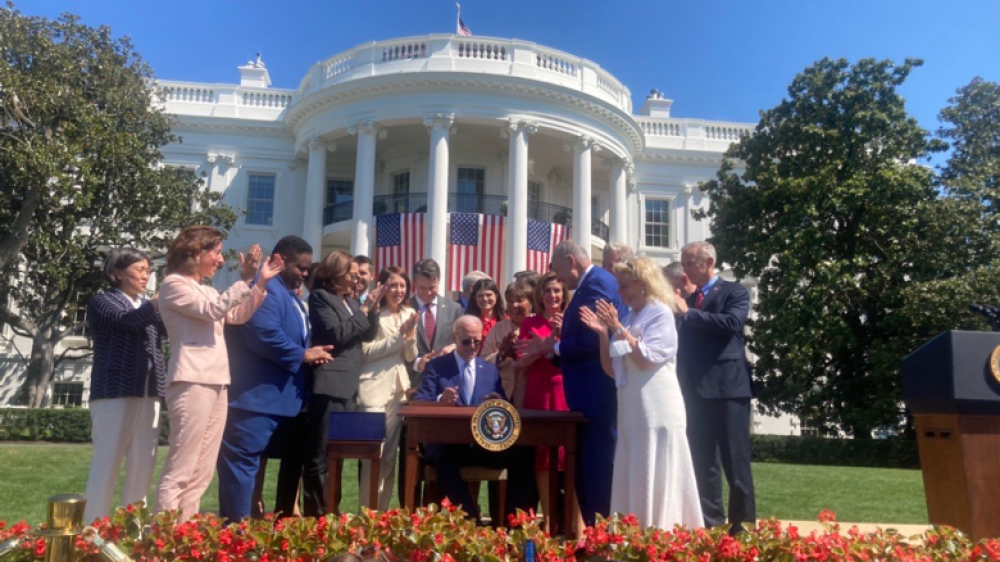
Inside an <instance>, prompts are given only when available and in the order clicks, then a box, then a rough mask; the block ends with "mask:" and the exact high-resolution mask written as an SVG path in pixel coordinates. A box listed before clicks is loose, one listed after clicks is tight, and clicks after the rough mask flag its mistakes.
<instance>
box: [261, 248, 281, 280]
mask: <svg viewBox="0 0 1000 562" xmlns="http://www.w3.org/2000/svg"><path fill="white" fill-rule="evenodd" d="M283 269H285V260H284V259H282V257H281V255H280V254H274V255H272V256H271V259H269V260H267V263H265V264H264V267H263V268H261V270H260V284H261V285H267V282H268V281H270V280H271V279H274V278H275V277H277V276H278V274H279V273H281V271H282V270H283Z"/></svg>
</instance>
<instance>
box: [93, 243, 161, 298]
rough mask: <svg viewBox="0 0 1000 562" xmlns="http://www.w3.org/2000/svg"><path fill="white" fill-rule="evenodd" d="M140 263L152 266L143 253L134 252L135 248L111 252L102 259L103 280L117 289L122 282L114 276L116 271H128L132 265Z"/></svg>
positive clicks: (116, 249)
mask: <svg viewBox="0 0 1000 562" xmlns="http://www.w3.org/2000/svg"><path fill="white" fill-rule="evenodd" d="M141 261H144V262H146V263H147V264H150V265H152V260H150V259H149V256H148V255H146V253H145V252H142V251H140V250H136V249H135V248H128V247H125V246H123V247H121V248H115V249H114V250H111V253H110V254H108V257H106V258H104V269H103V272H104V278H105V279H107V280H108V283H109V284H110V285H111V286H112V287H114V288H116V289H117V288H118V287H120V286H121V284H122V280H121V279H119V278H118V276H117V275H115V270H116V269H128V268H129V267H131V266H132V264H135V263H139V262H141Z"/></svg>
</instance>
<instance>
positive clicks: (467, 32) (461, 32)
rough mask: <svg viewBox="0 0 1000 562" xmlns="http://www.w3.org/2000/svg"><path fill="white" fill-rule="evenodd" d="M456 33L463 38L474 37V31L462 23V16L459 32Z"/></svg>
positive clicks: (459, 22)
mask: <svg viewBox="0 0 1000 562" xmlns="http://www.w3.org/2000/svg"><path fill="white" fill-rule="evenodd" d="M456 33H457V34H458V35H461V36H463V37H472V30H471V29H469V26H467V25H465V22H464V21H462V17H461V16H459V18H458V31H456Z"/></svg>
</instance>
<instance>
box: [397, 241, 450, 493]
mask: <svg viewBox="0 0 1000 562" xmlns="http://www.w3.org/2000/svg"><path fill="white" fill-rule="evenodd" d="M412 281H413V298H411V299H410V306H412V307H413V310H416V311H417V314H419V315H420V320H419V321H417V354H418V355H417V358H416V360H414V361H413V363H412V364H410V365H407V369H408V370H409V372H410V395H411V396H412V395H413V394H416V392H417V389H418V388H420V380H421V379H422V378H423V373H424V367H426V366H427V363H428V362H429V361H431V360H432V359H435V358H437V357H440V356H441V355H445V354H448V353H451V352H452V351H454V350H455V344H454V343H453V340H452V328H453V327H454V325H455V320H458V318H459V317H460V316H462V314H463V313H464V312H465V309H463V308H462V306H461V305H460V304H458V303H457V302H455V301H452V300H450V299H446V298H444V297H442V296H441V295H439V294H438V289H439V286H440V284H441V266H439V265H438V263H437V262H436V261H434V260H432V259H426V260H423V261H420V262H417V265H415V266H413V279H412ZM399 458H400V459H405V458H406V426H405V425H404V426H403V433H402V435H401V436H400V438H399ZM405 472H406V471H405V470H399V471H398V472H397V475H398V476H397V477H398V481H397V486H396V493H397V494H399V503H400V504H402V503H403V490H405V489H406V488H405V487H404V485H405V479H406V474H405ZM417 493H418V497H419V486H418V490H417Z"/></svg>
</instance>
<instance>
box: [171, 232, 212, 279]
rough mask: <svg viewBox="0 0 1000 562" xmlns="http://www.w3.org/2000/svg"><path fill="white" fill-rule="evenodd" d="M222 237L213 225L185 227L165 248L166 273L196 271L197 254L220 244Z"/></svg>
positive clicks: (185, 273)
mask: <svg viewBox="0 0 1000 562" xmlns="http://www.w3.org/2000/svg"><path fill="white" fill-rule="evenodd" d="M223 238H224V236H223V235H222V231H220V230H219V229H218V228H215V227H211V226H204V225H194V226H188V227H185V228H184V229H183V230H181V231H180V233H179V234H178V235H177V238H174V241H173V242H172V243H171V244H170V248H169V249H167V273H180V274H181V275H193V274H194V273H195V271H197V263H196V260H197V259H198V256H199V255H200V254H201V253H202V252H205V251H208V250H211V249H213V248H215V247H216V246H219V245H220V244H222V239H223Z"/></svg>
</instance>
